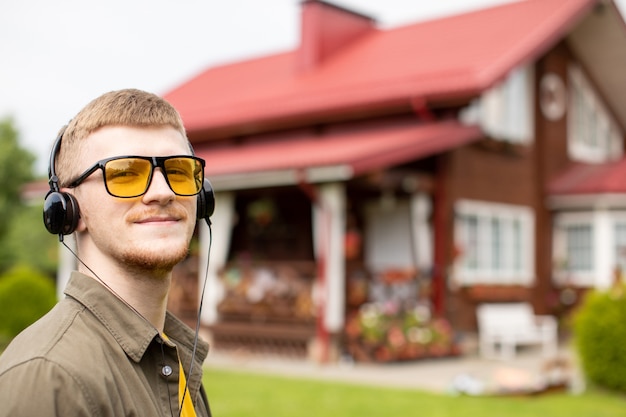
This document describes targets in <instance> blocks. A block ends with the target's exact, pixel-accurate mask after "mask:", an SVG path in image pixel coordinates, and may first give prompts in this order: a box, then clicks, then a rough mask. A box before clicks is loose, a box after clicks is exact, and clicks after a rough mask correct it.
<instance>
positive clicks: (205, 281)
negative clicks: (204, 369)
mask: <svg viewBox="0 0 626 417" xmlns="http://www.w3.org/2000/svg"><path fill="white" fill-rule="evenodd" d="M207 225H208V227H209V248H208V251H207V261H206V267H205V273H204V282H203V283H202V292H201V295H200V302H199V306H198V315H197V317H196V329H195V334H194V339H193V347H192V350H191V360H190V363H189V375H188V376H187V377H186V378H185V389H184V390H183V396H182V398H180V405H179V407H178V416H179V417H180V415H181V413H182V410H183V401H184V400H185V396H186V395H187V387H188V385H189V380H190V379H191V375H192V372H193V368H194V366H193V365H194V363H195V358H196V351H197V349H198V339H199V334H200V318H201V316H202V307H203V304H204V292H205V290H206V283H207V281H208V276H209V259H210V257H211V247H212V245H213V230H212V228H211V222H210V221H207ZM62 236H63V235H62V234H59V242H61V244H62V245H63V246H65V248H66V249H67V250H68V251H70V253H71V254H72V255H73V256H74V258H76V260H77V261H78V262H80V264H81V265H82V266H84V267H85V268H87V270H88V271H89V272H91V273H92V274H93V276H94V277H95V278H96V279H97V280H98V281H99V282H100V283H101V284H102V285H104V286H105V287H106V288H107V289H108V290H109V291H110V292H111V293H112V294H113V295H115V296H116V297H117V298H118V299H119V300H120V301H122V302H123V303H124V304H125V305H126V306H127V307H128V308H130V309H131V310H132V311H134V312H135V314H137V315H138V316H139V317H141V318H142V319H143V320H144V321H145V322H146V323H148V324H149V325H150V327H152V328H154V329H155V330H156V331H157V333H158V330H157V329H156V328H155V327H154V325H153V324H152V323H150V321H148V319H146V318H145V317H144V316H143V315H142V314H141V313H140V312H139V311H137V309H136V308H135V307H133V306H132V305H131V304H130V303H128V302H127V301H126V300H124V299H123V298H122V297H121V296H120V295H119V294H118V293H117V292H115V290H114V289H113V288H111V286H110V285H109V284H107V283H106V282H105V281H104V280H103V279H102V278H100V276H99V275H98V274H96V272H95V271H94V270H93V269H91V268H90V267H89V265H87V264H86V263H85V262H83V260H82V259H80V257H79V256H78V254H77V253H76V252H75V251H74V250H73V249H72V248H70V247H69V246H68V245H67V243H65V240H64V239H63V237H62ZM181 372H184V369H181ZM207 406H208V405H207Z"/></svg>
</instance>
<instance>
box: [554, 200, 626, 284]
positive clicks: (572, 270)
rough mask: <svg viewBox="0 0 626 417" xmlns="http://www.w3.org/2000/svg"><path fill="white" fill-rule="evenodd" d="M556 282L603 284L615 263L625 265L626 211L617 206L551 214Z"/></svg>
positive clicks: (609, 282)
mask: <svg viewBox="0 0 626 417" xmlns="http://www.w3.org/2000/svg"><path fill="white" fill-rule="evenodd" d="M554 227H555V228H554V235H553V257H554V261H553V264H554V271H553V279H554V281H555V283H556V284H557V285H566V284H571V285H576V286H581V287H596V288H607V287H608V286H610V284H611V282H612V281H613V276H614V271H615V268H616V267H622V268H623V267H624V266H626V213H625V212H622V211H617V210H604V209H602V210H599V209H598V210H591V211H577V212H563V213H559V214H557V215H556V216H555V222H554Z"/></svg>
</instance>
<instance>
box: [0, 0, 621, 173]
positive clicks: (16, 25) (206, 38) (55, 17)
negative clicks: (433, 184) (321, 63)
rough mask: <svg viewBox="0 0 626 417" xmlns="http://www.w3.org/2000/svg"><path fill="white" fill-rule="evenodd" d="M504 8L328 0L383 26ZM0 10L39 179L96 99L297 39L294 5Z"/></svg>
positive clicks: (135, 4)
mask: <svg viewBox="0 0 626 417" xmlns="http://www.w3.org/2000/svg"><path fill="white" fill-rule="evenodd" d="M509 1H512V0H436V1H425V0H331V2H333V3H334V4H337V5H340V6H343V7H347V8H351V9H353V10H355V11H358V12H360V13H364V14H367V15H369V16H372V17H373V18H375V19H376V20H377V21H378V22H379V26H380V27H384V28H388V27H395V26H399V25H403V24H407V23H412V22H416V21H419V20H426V19H432V18H435V17H440V16H444V15H449V14H456V13H460V12H464V11H468V10H473V9H477V8H483V7H488V6H491V5H495V4H501V3H506V2H509ZM3 3H4V4H2V5H1V6H0V119H3V118H5V117H7V116H10V117H12V118H13V119H14V121H15V123H16V126H17V128H18V130H19V132H20V138H21V143H22V144H23V146H25V147H27V148H29V149H30V150H32V151H33V152H34V153H35V154H36V155H37V157H38V162H37V166H36V167H37V172H38V173H39V174H45V172H46V170H47V161H48V152H49V149H50V146H51V145H52V141H53V140H54V136H55V134H56V133H57V131H58V129H59V128H60V127H61V126H62V125H63V124H65V123H66V122H67V121H68V120H69V119H71V118H72V117H73V116H74V115H75V114H76V113H77V112H78V111H79V110H80V108H82V107H83V106H84V105H85V104H87V102H89V101H90V100H92V99H93V98H95V97H97V96H99V95H100V94H102V93H104V92H107V91H111V90H116V89H120V88H129V87H133V88H140V89H144V90H148V91H152V92H155V93H157V94H164V93H166V92H168V91H169V90H171V89H172V88H174V87H176V86H178V85H179V84H180V83H182V82H184V81H185V80H186V79H188V78H190V77H191V76H193V75H195V74H197V73H199V72H201V71H203V70H204V69H206V68H208V67H210V66H213V65H218V64H222V63H226V62H232V61H237V60H241V59H247V58H250V57H254V56H259V55H266V54H270V53H275V52H282V51H285V50H288V49H292V48H294V47H296V45H297V42H298V38H299V28H300V27H299V8H300V7H299V5H300V0H107V1H100V2H96V1H86V0H54V1H51V0H9V1H4V2H3ZM618 3H619V4H620V7H621V6H623V5H624V4H626V0H618ZM622 10H626V8H624V7H622Z"/></svg>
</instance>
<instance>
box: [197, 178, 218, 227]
mask: <svg viewBox="0 0 626 417" xmlns="http://www.w3.org/2000/svg"><path fill="white" fill-rule="evenodd" d="M213 211H215V194H214V193H213V186H212V185H211V182H210V181H209V180H207V179H206V178H205V179H204V184H203V186H202V190H200V193H199V194H198V209H197V217H198V220H202V219H204V220H206V221H209V218H210V217H211V216H212V215H213Z"/></svg>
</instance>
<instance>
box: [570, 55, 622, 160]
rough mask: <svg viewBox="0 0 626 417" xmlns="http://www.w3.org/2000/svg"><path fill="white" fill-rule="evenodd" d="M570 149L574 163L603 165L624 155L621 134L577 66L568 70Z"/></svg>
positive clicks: (572, 66)
mask: <svg viewBox="0 0 626 417" xmlns="http://www.w3.org/2000/svg"><path fill="white" fill-rule="evenodd" d="M569 91H570V94H569V96H570V97H569V112H568V119H567V144H568V145H567V148H568V153H569V156H570V158H572V159H573V160H577V161H581V162H588V163H602V162H606V161H610V160H615V159H618V158H620V157H621V156H622V153H623V145H622V133H621V131H620V128H619V127H618V125H617V124H616V123H615V121H614V119H613V117H612V116H611V114H610V113H609V111H608V110H607V108H606V106H605V105H604V103H603V102H602V100H601V98H600V97H599V96H598V94H597V93H596V92H595V90H594V89H593V87H592V85H591V83H590V82H589V81H588V80H587V78H586V77H585V75H584V73H583V71H582V70H581V69H580V68H579V67H578V66H575V65H571V66H570V68H569Z"/></svg>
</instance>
